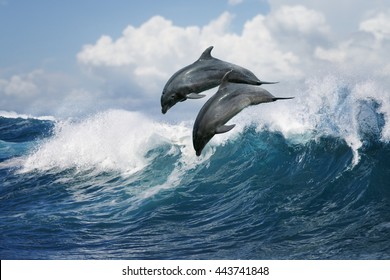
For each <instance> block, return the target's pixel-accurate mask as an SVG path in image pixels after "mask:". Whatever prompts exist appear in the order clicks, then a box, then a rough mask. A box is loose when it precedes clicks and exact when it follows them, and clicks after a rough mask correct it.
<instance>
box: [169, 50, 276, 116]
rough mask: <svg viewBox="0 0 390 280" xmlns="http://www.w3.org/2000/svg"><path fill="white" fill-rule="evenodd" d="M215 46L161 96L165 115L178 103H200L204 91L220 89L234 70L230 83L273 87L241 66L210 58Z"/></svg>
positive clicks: (180, 73)
mask: <svg viewBox="0 0 390 280" xmlns="http://www.w3.org/2000/svg"><path fill="white" fill-rule="evenodd" d="M212 49H213V46H211V47H208V48H207V49H206V50H205V51H204V52H203V53H202V55H201V56H200V57H199V59H198V60H197V61H195V62H194V63H192V64H190V65H188V66H186V67H184V68H182V69H180V70H179V71H177V72H176V73H175V74H173V75H172V77H171V78H170V79H169V80H168V82H167V83H166V84H165V87H164V89H163V92H162V95H161V112H162V113H163V114H165V113H166V112H167V111H168V110H169V108H171V107H172V106H173V105H175V104H176V103H177V102H179V101H180V102H182V101H185V100H187V99H198V98H202V97H204V96H205V95H202V94H198V93H200V92H202V91H205V90H208V89H211V88H213V87H216V86H218V85H219V84H220V83H221V81H222V78H223V76H224V75H225V74H226V72H228V71H229V70H234V73H233V74H232V75H231V77H230V80H231V81H234V82H236V83H245V84H252V85H261V84H274V83H275V82H264V81H260V80H259V79H258V78H257V77H256V76H255V75H254V74H253V73H252V72H251V71H249V70H248V69H245V68H243V67H241V66H238V65H235V64H232V63H229V62H225V61H222V60H220V59H217V58H214V57H212V56H211V50H212Z"/></svg>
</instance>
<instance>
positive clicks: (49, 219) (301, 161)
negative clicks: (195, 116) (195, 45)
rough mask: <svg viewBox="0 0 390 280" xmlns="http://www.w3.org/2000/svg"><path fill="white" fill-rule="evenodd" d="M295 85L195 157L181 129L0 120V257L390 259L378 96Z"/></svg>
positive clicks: (386, 163)
mask: <svg viewBox="0 0 390 280" xmlns="http://www.w3.org/2000/svg"><path fill="white" fill-rule="evenodd" d="M333 84H337V85H338V86H335V87H330V85H333ZM306 88H307V91H306V92H303V93H302V95H301V96H298V97H297V98H296V99H294V100H293V101H292V102H295V103H293V104H294V105H291V103H290V104H288V103H287V102H280V103H277V102H275V103H272V104H264V105H260V106H256V107H253V108H251V109H246V110H245V111H244V112H242V113H241V114H240V115H238V116H237V117H236V118H235V119H233V120H232V121H231V122H232V123H236V124H237V126H236V128H235V129H234V130H232V131H231V132H229V133H226V134H223V135H216V136H215V137H214V138H213V140H212V141H211V142H210V143H209V145H208V146H207V147H206V149H205V150H204V153H203V155H202V156H201V157H199V158H198V157H196V156H195V152H194V150H193V148H192V142H191V129H192V123H191V121H188V122H182V123H175V124H169V123H166V122H160V121H156V120H153V119H152V118H150V117H147V116H145V115H143V114H141V113H138V112H129V111H123V110H108V111H103V112H100V113H97V114H96V115H93V116H89V117H86V118H82V119H77V120H57V119H51V118H50V119H45V118H34V117H31V116H30V117H28V116H17V115H16V116H15V115H14V116H9V115H8V116H7V115H6V114H3V116H2V117H0V227H1V230H0V258H1V259H389V258H390V143H389V139H390V129H389V127H390V124H389V122H390V119H389V117H390V109H389V108H390V105H389V103H390V98H389V96H388V95H386V94H382V93H381V92H380V91H379V90H378V88H375V86H372V84H369V83H368V84H367V83H366V84H360V85H352V86H345V85H344V84H342V83H341V82H335V81H334V80H331V81H328V80H326V79H325V80H321V81H311V82H310V83H308V84H307V85H306ZM305 95H310V96H311V98H310V99H308V98H305ZM178 106H179V105H178ZM275 108H277V110H275ZM275 112H279V113H275Z"/></svg>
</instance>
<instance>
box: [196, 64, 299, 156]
mask: <svg viewBox="0 0 390 280" xmlns="http://www.w3.org/2000/svg"><path fill="white" fill-rule="evenodd" d="M231 75H234V71H229V72H227V73H226V74H225V76H224V77H223V80H222V83H221V85H220V86H219V88H218V91H217V92H216V93H215V94H214V95H213V96H212V97H210V99H209V100H207V102H206V103H205V104H204V105H203V107H202V108H201V109H200V111H199V113H198V116H197V117H196V120H195V123H194V127H193V130H192V143H193V146H194V149H195V152H196V155H197V156H200V154H201V153H202V150H203V148H204V147H205V146H206V144H207V143H208V142H209V141H210V140H211V138H213V136H214V135H215V134H219V133H225V132H228V131H229V130H231V129H233V127H234V126H235V124H231V125H225V124H226V123H227V122H228V121H229V120H230V119H231V118H233V117H234V116H235V115H237V114H238V113H239V112H241V111H242V110H243V109H244V108H246V107H248V106H251V105H257V104H260V103H265V102H273V101H276V100H279V99H292V98H294V97H275V96H273V95H272V94H271V93H269V92H268V91H266V90H265V89H263V88H261V87H259V86H255V85H248V84H239V83H233V82H232V81H231V80H230V76H231Z"/></svg>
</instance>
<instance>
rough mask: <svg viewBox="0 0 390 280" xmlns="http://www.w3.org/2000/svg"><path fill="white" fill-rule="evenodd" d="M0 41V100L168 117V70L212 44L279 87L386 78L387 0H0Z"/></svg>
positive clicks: (23, 109)
mask: <svg viewBox="0 0 390 280" xmlns="http://www.w3.org/2000/svg"><path fill="white" fill-rule="evenodd" d="M0 45H1V48H0V111H13V112H17V113H20V114H31V115H34V116H41V115H53V116H58V117H74V116H80V115H86V114H91V113H94V112H99V111H101V110H107V109H124V110H129V111H141V112H143V113H145V114H148V115H151V116H155V117H158V118H162V116H161V108H160V96H161V92H162V88H163V87H164V85H165V83H166V81H167V80H168V79H169V77H170V76H171V75H172V74H173V73H174V72H176V71H177V70H179V69H180V68H182V67H184V66H186V65H188V64H190V63H192V62H194V61H195V60H196V59H197V58H198V57H199V56H200V54H201V53H202V51H203V50H204V49H206V48H207V47H208V46H211V45H213V46H214V49H213V52H212V54H213V56H215V57H217V58H219V59H222V60H225V61H229V62H232V63H235V64H239V65H241V66H244V67H246V68H248V69H250V70H251V71H252V72H254V73H255V74H256V75H257V76H258V77H259V78H260V79H263V80H276V81H280V82H281V83H280V84H281V85H280V87H279V88H278V87H277V86H276V88H275V91H276V92H277V93H278V91H282V90H286V87H287V86H291V83H292V82H296V83H299V82H301V81H304V80H305V79H308V78H309V77H312V76H316V75H317V76H318V75H325V74H326V73H329V72H331V73H340V75H345V76H348V75H349V76H355V77H365V78H367V79H368V78H369V79H377V80H381V81H383V83H387V81H388V80H390V79H389V76H390V74H389V73H390V59H389V57H388V54H389V53H390V1H386V0H372V1H366V0H337V1H336V0H329V1H316V0H289V1H287V0H213V1H210V0H197V1H181V0H165V1H155V0H142V1H135V0H134V1H133V0H115V1H105V0H102V1H93V0H77V1H76V0H67V1H60V0H34V1H26V0H0ZM283 85H285V87H283ZM214 91H216V90H215V89H214ZM201 104H203V101H201V102H199V101H192V100H191V101H187V102H183V103H180V104H178V105H176V106H175V107H173V108H172V109H171V110H170V111H169V112H168V114H167V115H166V116H165V118H166V119H168V120H169V119H174V118H177V117H178V116H180V117H187V116H188V112H191V111H192V110H193V111H194V110H198V109H199V106H201ZM168 115H169V116H168Z"/></svg>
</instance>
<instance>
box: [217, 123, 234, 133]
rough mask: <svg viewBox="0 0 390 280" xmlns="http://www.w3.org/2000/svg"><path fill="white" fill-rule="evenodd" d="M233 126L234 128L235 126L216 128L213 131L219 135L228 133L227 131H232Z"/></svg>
mask: <svg viewBox="0 0 390 280" xmlns="http://www.w3.org/2000/svg"><path fill="white" fill-rule="evenodd" d="M235 126H236V125H235V124H231V125H221V126H218V127H217V128H216V130H215V133H216V134H220V133H225V132H228V131H229V130H232V129H233V127H235Z"/></svg>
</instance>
